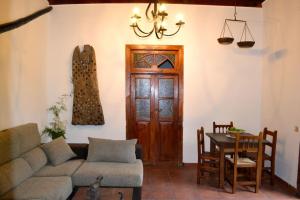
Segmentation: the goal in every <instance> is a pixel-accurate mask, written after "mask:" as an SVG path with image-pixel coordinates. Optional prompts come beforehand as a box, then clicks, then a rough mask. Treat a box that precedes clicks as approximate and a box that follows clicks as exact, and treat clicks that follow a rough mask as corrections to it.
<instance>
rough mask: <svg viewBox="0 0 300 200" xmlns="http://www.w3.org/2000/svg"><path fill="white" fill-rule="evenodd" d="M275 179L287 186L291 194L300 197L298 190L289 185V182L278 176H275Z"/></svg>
mask: <svg viewBox="0 0 300 200" xmlns="http://www.w3.org/2000/svg"><path fill="white" fill-rule="evenodd" d="M275 178H276V179H277V181H278V182H280V183H281V184H283V185H285V186H286V187H287V188H288V189H289V190H290V191H291V192H293V193H295V194H296V195H297V196H298V195H299V193H298V191H297V188H295V187H294V186H292V185H291V184H289V183H288V182H286V181H285V180H283V179H282V178H280V177H279V176H277V175H275Z"/></svg>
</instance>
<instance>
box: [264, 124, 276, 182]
mask: <svg viewBox="0 0 300 200" xmlns="http://www.w3.org/2000/svg"><path fill="white" fill-rule="evenodd" d="M263 138H264V140H265V141H267V142H265V143H264V144H263V154H262V175H263V174H264V172H266V173H269V174H270V184H271V185H274V181H275V155H276V143H277V131H276V130H275V131H269V130H268V129H267V128H264V132H263ZM266 146H268V147H269V148H271V152H270V154H268V153H266ZM265 161H269V162H270V166H268V167H266V166H265Z"/></svg>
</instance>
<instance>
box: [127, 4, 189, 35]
mask: <svg viewBox="0 0 300 200" xmlns="http://www.w3.org/2000/svg"><path fill="white" fill-rule="evenodd" d="M151 7H153V9H152V10H151V11H150V8H151ZM166 10H167V9H166V6H165V5H164V4H161V3H159V0H151V1H150V3H149V4H148V6H147V9H146V12H145V15H146V18H147V19H148V20H149V21H150V22H152V23H153V28H152V29H151V30H150V31H144V30H142V29H141V27H140V26H139V25H138V22H139V21H140V19H141V16H140V13H139V12H140V11H139V9H138V8H134V9H133V16H132V17H131V24H130V26H131V27H132V29H133V31H134V33H135V34H136V35H137V36H139V37H142V38H145V37H148V36H150V35H151V34H152V33H155V36H156V37H157V38H158V39H161V38H163V36H173V35H175V34H177V33H178V32H179V30H180V28H181V26H182V25H184V24H185V23H184V21H183V16H182V15H178V16H177V22H176V25H177V30H176V31H175V32H174V33H171V34H167V33H166V32H167V30H168V29H167V28H166V21H165V19H166V17H167V16H168V13H167V12H166Z"/></svg>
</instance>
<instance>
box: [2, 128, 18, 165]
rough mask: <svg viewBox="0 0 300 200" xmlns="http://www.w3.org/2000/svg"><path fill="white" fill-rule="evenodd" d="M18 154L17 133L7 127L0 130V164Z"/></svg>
mask: <svg viewBox="0 0 300 200" xmlns="http://www.w3.org/2000/svg"><path fill="white" fill-rule="evenodd" d="M19 154H20V144H19V139H18V134H16V133H11V132H10V130H9V129H6V130H3V131H1V132H0V165H1V164H3V163H6V162H8V161H10V160H13V159H15V158H17V157H18V156H19Z"/></svg>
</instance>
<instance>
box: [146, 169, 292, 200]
mask: <svg viewBox="0 0 300 200" xmlns="http://www.w3.org/2000/svg"><path fill="white" fill-rule="evenodd" d="M213 179H214V177H212V178H208V179H206V180H202V182H201V184H200V185H197V184H196V165H186V166H184V167H182V168H177V167H153V166H145V168H144V185H143V200H213V199H220V200H235V199H236V200H258V199H261V200H291V199H297V198H296V197H295V196H294V194H293V192H292V191H289V189H288V188H287V186H285V185H283V184H281V183H279V182H276V184H275V186H273V187H272V186H270V185H269V183H268V182H266V183H264V184H263V186H262V188H261V190H260V191H259V193H258V194H256V193H253V192H251V191H249V188H248V189H247V188H242V187H239V188H238V190H237V192H236V194H231V193H230V192H231V187H230V186H229V185H226V186H225V190H224V189H219V188H217V185H218V182H217V180H216V179H215V180H213ZM250 190H251V189H250Z"/></svg>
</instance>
